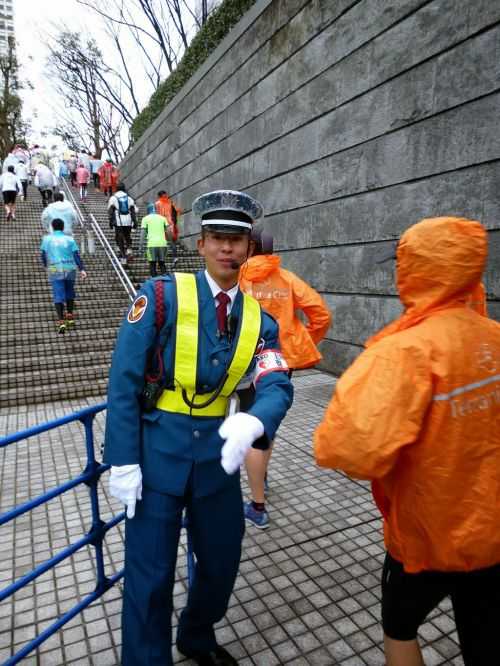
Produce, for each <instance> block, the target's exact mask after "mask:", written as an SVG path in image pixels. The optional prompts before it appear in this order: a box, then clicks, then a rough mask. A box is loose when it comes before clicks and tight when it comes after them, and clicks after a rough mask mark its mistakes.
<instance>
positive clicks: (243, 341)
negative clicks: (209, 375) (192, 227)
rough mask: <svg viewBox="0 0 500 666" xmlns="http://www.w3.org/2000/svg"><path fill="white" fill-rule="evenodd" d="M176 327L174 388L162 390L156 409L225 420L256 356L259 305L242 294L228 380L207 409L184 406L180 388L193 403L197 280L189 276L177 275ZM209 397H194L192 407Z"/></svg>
mask: <svg viewBox="0 0 500 666" xmlns="http://www.w3.org/2000/svg"><path fill="white" fill-rule="evenodd" d="M175 279H176V290H177V323H176V336H175V340H176V344H175V386H176V388H175V389H174V390H169V389H165V390H164V391H163V393H162V395H161V396H160V399H159V400H158V402H157V404H156V407H157V408H158V409H162V410H164V411H167V412H174V413H177V414H188V415H189V414H192V415H194V416H224V415H225V413H226V407H227V401H228V398H229V396H230V395H231V394H232V393H233V392H234V390H235V389H236V387H237V386H238V384H239V382H240V381H241V378H242V377H243V375H244V374H245V372H246V370H247V368H248V367H249V365H250V363H251V362H252V359H253V357H254V354H255V349H256V347H257V343H258V341H259V334H260V326H261V310H260V306H259V304H258V302H257V301H256V300H255V299H254V298H253V297H252V296H249V295H248V294H243V308H242V317H241V325H240V327H239V334H238V340H237V343H236V349H235V352H234V355H233V358H232V359H231V363H230V365H229V368H228V370H227V378H226V381H225V382H224V386H223V387H222V390H221V392H220V394H219V396H218V397H217V398H215V400H214V401H213V402H212V403H211V404H210V405H208V406H207V407H202V408H199V409H197V408H196V407H194V408H191V407H190V406H189V405H187V404H186V402H185V401H184V399H183V397H182V388H185V389H186V392H187V394H188V397H189V399H190V400H191V401H192V400H193V396H194V392H195V387H196V369H197V368H196V366H197V357H198V293H197V287H196V278H195V276H194V275H192V274H190V273H176V274H175ZM210 395H212V394H210V393H206V394H197V395H196V397H195V400H194V402H195V404H203V403H204V402H206V400H208V398H209V397H210Z"/></svg>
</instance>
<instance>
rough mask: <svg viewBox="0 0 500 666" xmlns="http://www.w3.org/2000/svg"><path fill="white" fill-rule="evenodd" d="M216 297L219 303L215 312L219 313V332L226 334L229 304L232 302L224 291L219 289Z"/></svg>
mask: <svg viewBox="0 0 500 666" xmlns="http://www.w3.org/2000/svg"><path fill="white" fill-rule="evenodd" d="M215 299H216V301H217V303H218V304H219V305H218V306H217V307H216V308H215V313H216V315H217V328H218V331H219V334H220V335H224V333H225V332H226V321H227V304H228V303H230V302H231V299H230V298H229V296H228V295H227V294H226V293H224V292H223V291H219V293H218V294H217V296H216V297H215Z"/></svg>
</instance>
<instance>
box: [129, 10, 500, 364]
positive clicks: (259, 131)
mask: <svg viewBox="0 0 500 666" xmlns="http://www.w3.org/2000/svg"><path fill="white" fill-rule="evenodd" d="M499 118H500V2H492V1H491V0H431V1H429V0H428V1H422V0H358V1H353V0H335V1H333V0H307V1H306V0H260V2H257V3H256V5H255V6H254V7H253V8H252V10H251V11H250V12H248V14H247V15H245V17H244V18H243V19H242V20H241V21H240V23H239V24H238V25H237V26H236V27H235V28H234V29H233V31H232V32H231V33H230V34H229V35H228V36H227V38H226V40H225V41H224V42H223V43H222V44H221V45H220V46H219V48H218V49H217V51H216V52H214V54H212V56H211V57H210V59H209V60H208V61H207V62H206V63H205V64H204V66H203V67H202V68H200V70H199V72H198V73H197V75H196V76H195V77H193V79H192V80H191V81H190V83H189V84H188V85H187V86H186V87H185V88H184V89H183V90H182V91H181V93H179V95H178V96H177V97H176V98H175V99H174V100H173V101H172V102H171V103H170V104H169V106H168V107H167V108H166V109H165V111H164V112H163V114H162V115H161V116H160V117H159V118H158V119H157V121H156V122H155V123H154V124H153V125H152V126H151V127H150V128H149V129H148V131H147V132H146V133H145V135H144V136H143V137H142V138H141V140H140V141H139V142H138V143H137V144H136V145H135V146H134V148H133V149H132V150H131V151H130V152H129V154H128V155H127V157H126V159H125V160H124V162H123V164H122V172H123V176H124V179H125V181H126V183H127V185H128V187H129V188H130V190H131V192H132V194H133V195H134V196H136V197H138V198H139V199H142V200H144V201H145V200H148V199H152V198H154V195H155V193H156V192H157V191H158V189H161V188H163V189H166V190H167V191H168V192H169V193H170V194H172V195H173V196H174V198H175V199H176V200H177V201H179V202H180V203H181V205H182V207H183V208H184V210H185V211H186V214H185V215H184V220H183V236H184V239H185V241H186V242H188V243H194V240H195V238H196V235H197V233H198V224H197V223H196V221H195V220H194V219H193V218H192V216H191V213H190V208H191V203H192V201H193V199H194V198H195V197H196V196H198V195H199V194H201V193H202V192H206V191H209V190H211V189H217V188H231V189H241V190H245V191H248V192H249V193H251V194H253V195H254V196H256V197H257V198H258V199H260V200H261V201H262V202H263V204H264V206H265V209H266V220H265V225H266V228H267V229H268V230H269V231H270V232H271V233H272V234H273V235H274V237H275V247H277V249H278V251H279V252H280V254H281V256H282V263H283V266H284V267H285V268H290V269H291V270H293V271H295V272H297V273H298V274H299V275H300V276H302V277H303V278H304V279H305V280H307V281H308V282H310V283H311V284H312V285H313V286H314V287H315V288H316V289H318V290H319V291H320V292H322V293H323V294H324V297H325V299H326V300H327V302H328V303H329V304H330V305H331V307H332V309H333V312H334V324H333V326H332V328H331V330H330V331H329V333H328V337H327V340H325V341H324V342H323V343H322V351H323V353H324V367H325V368H327V369H329V370H332V371H335V372H338V371H340V370H342V369H344V368H345V366H346V365H347V364H348V363H349V362H350V361H351V360H352V359H353V358H354V357H355V356H356V355H357V354H358V353H359V351H360V349H361V347H362V344H363V341H364V340H365V339H366V338H367V337H368V336H370V335H371V334H372V333H373V332H375V331H376V330H377V329H379V328H380V327H382V326H383V325H384V324H386V323H388V322H389V321H390V320H391V319H393V318H394V317H395V316H397V314H398V313H399V311H400V309H399V304H398V299H397V297H396V295H395V290H394V280H393V275H392V271H393V267H392V266H390V265H389V264H390V262H389V263H388V264H383V265H378V264H375V263H374V257H376V256H379V255H380V253H381V251H383V248H384V245H387V246H389V245H390V243H389V241H390V240H391V239H394V238H397V237H399V235H400V234H401V232H402V231H404V229H406V228H407V227H408V226H410V225H411V224H413V223H414V222H416V221H417V220H418V219H420V218H422V217H426V216H433V215H444V214H455V215H465V216H470V217H473V218H476V219H480V220H481V221H482V222H483V223H484V224H485V225H486V226H487V228H488V229H489V230H490V232H491V233H490V241H491V244H490V259H489V266H488V272H487V276H486V284H487V291H488V296H489V298H490V312H491V314H493V316H496V318H500V268H499V266H500V233H499V232H500V198H499V196H498V192H499V190H500V130H499V120H498V119H499Z"/></svg>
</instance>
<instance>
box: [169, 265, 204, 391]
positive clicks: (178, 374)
mask: <svg viewBox="0 0 500 666" xmlns="http://www.w3.org/2000/svg"><path fill="white" fill-rule="evenodd" d="M175 286H176V290H177V322H176V334H175V365H174V368H175V380H176V386H178V385H180V386H181V387H184V388H185V389H186V390H187V391H188V392H189V393H191V392H192V391H193V390H194V387H195V386H196V364H197V360H198V290H197V288H196V278H195V276H194V275H192V274H191V273H175ZM179 343H180V344H179Z"/></svg>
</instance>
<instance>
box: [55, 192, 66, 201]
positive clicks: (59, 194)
mask: <svg viewBox="0 0 500 666" xmlns="http://www.w3.org/2000/svg"><path fill="white" fill-rule="evenodd" d="M54 201H64V194H63V193H62V192H56V193H55V194H54Z"/></svg>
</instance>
